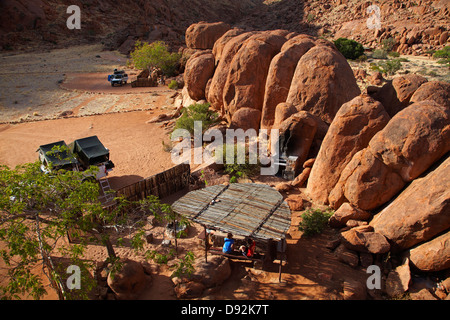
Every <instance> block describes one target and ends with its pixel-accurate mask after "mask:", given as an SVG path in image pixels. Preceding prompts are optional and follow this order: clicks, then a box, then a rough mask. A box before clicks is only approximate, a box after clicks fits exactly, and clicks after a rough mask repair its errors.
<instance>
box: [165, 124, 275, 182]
mask: <svg viewBox="0 0 450 320" xmlns="http://www.w3.org/2000/svg"><path fill="white" fill-rule="evenodd" d="M180 139H181V141H180ZM171 140H172V141H173V142H178V143H177V144H176V145H175V146H174V147H173V148H172V151H171V159H172V162H173V163H174V164H180V163H194V164H203V163H212V162H215V163H217V164H224V163H227V164H246V163H248V164H260V165H261V170H260V173H261V175H274V174H276V173H277V172H278V167H279V164H278V160H279V150H278V145H279V130H278V129H271V130H270V143H269V130H267V129H260V130H259V132H257V131H256V130H255V129H248V130H246V131H244V130H243V129H236V130H235V129H226V132H225V138H224V136H223V133H222V131H220V130H218V129H209V130H207V131H205V132H204V133H203V131H202V122H201V121H195V122H194V135H193V142H194V143H193V146H192V143H191V142H192V137H191V133H190V132H189V131H188V130H186V129H176V130H174V131H173V133H172V136H171ZM205 142H210V143H209V144H208V145H207V146H206V147H205V148H203V146H204V143H205ZM224 145H225V148H224ZM234 146H236V148H235V147H234ZM247 147H248V154H247V153H246V149H247ZM224 149H225V154H224ZM235 149H236V150H235ZM269 149H270V150H269ZM235 151H236V154H235Z"/></svg>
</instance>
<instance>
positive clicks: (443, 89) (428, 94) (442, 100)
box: [411, 81, 450, 109]
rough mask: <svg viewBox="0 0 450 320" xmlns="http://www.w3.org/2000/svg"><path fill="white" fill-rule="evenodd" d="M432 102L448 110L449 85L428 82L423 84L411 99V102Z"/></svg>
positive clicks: (449, 103)
mask: <svg viewBox="0 0 450 320" xmlns="http://www.w3.org/2000/svg"><path fill="white" fill-rule="evenodd" d="M425 100H432V101H434V102H436V103H437V104H439V105H442V106H445V107H446V108H448V109H450V83H448V82H442V81H430V82H427V83H424V84H423V85H421V86H420V88H419V89H417V91H416V92H414V94H413V95H412V97H411V102H420V101H425Z"/></svg>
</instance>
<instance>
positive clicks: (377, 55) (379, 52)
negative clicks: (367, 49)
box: [372, 49, 388, 59]
mask: <svg viewBox="0 0 450 320" xmlns="http://www.w3.org/2000/svg"><path fill="white" fill-rule="evenodd" d="M387 55H388V53H387V51H386V50H383V49H376V50H374V51H373V52H372V58H374V59H387Z"/></svg>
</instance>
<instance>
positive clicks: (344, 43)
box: [334, 38, 364, 60]
mask: <svg viewBox="0 0 450 320" xmlns="http://www.w3.org/2000/svg"><path fill="white" fill-rule="evenodd" d="M334 44H335V45H336V48H337V49H338V50H339V51H340V52H341V53H342V55H343V56H344V57H345V58H346V59H351V60H355V59H357V58H359V57H360V56H362V55H363V54H364V47H363V45H362V44H361V43H359V42H356V41H355V40H350V39H346V38H339V39H337V40H336V41H334Z"/></svg>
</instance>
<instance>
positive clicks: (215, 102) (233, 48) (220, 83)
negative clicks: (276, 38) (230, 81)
mask: <svg viewBox="0 0 450 320" xmlns="http://www.w3.org/2000/svg"><path fill="white" fill-rule="evenodd" d="M253 34H254V32H246V33H243V34H239V35H236V36H235V37H232V38H231V39H229V40H228V41H227V43H226V44H225V45H224V46H223V49H222V50H220V52H221V53H220V60H219V61H218V63H217V67H216V71H215V72H214V75H213V77H212V79H211V83H210V86H209V91H208V95H207V97H206V98H207V100H208V102H210V103H211V107H212V108H213V109H214V110H216V111H219V112H220V113H221V114H222V115H224V114H225V109H224V101H223V89H224V87H225V84H226V82H227V78H228V72H229V71H230V65H231V61H232V60H233V58H234V56H235V55H236V53H237V52H238V51H239V49H240V48H241V47H242V45H243V43H244V42H245V40H247V39H248V38H249V37H251V36H252V35H253ZM224 36H225V35H224ZM220 41H221V40H219V42H220ZM218 50H219V49H217V48H216V49H215V50H213V52H214V51H216V52H218Z"/></svg>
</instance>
